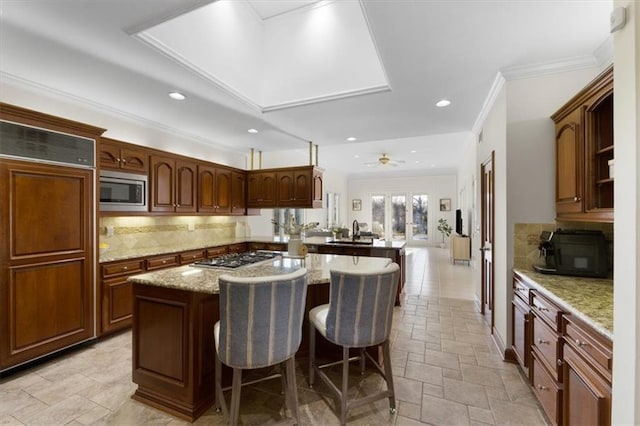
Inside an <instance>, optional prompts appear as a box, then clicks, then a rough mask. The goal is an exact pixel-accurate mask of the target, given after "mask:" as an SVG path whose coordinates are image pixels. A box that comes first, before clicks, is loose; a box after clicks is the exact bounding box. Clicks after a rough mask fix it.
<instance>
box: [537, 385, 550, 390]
mask: <svg viewBox="0 0 640 426" xmlns="http://www.w3.org/2000/svg"><path fill="white" fill-rule="evenodd" d="M536 387H537V388H538V389H540V390H549V388H548V387H546V386H542V385H538V386H536Z"/></svg>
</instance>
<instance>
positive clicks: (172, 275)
mask: <svg viewBox="0 0 640 426" xmlns="http://www.w3.org/2000/svg"><path fill="white" fill-rule="evenodd" d="M389 263H391V259H387V258H379V257H362V256H338V255H332V254H308V255H307V256H306V258H304V259H301V258H290V257H286V256H279V257H277V258H275V259H273V260H266V261H264V262H260V263H255V264H253V265H247V266H242V267H240V268H236V269H223V268H199V267H194V266H189V265H184V266H178V267H175V268H168V269H163V270H160V271H156V272H147V273H145V274H139V275H133V276H131V277H129V278H128V279H127V281H129V282H132V283H136V284H145V285H153V286H158V287H168V288H175V289H178V290H187V291H195V292H198V293H213V294H216V293H218V292H219V287H218V278H219V277H220V276H221V275H232V276H236V277H259V276H269V275H282V274H288V273H291V272H293V271H295V270H297V269H300V268H302V267H304V268H307V281H308V283H309V284H310V285H311V284H322V283H328V282H329V277H330V275H329V274H330V273H329V270H330V269H332V268H341V269H344V268H348V269H349V270H350V271H354V272H357V271H359V270H361V271H368V270H372V269H380V268H383V267H385V266H387V265H388V264H389Z"/></svg>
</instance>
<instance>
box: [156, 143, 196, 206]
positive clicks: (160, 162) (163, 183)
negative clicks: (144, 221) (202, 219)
mask: <svg viewBox="0 0 640 426" xmlns="http://www.w3.org/2000/svg"><path fill="white" fill-rule="evenodd" d="M150 180H151V182H150V187H151V206H150V210H151V211H152V212H175V213H194V212H196V211H197V205H196V182H197V166H196V164H195V163H193V162H189V161H185V160H182V159H179V158H173V157H164V156H158V155H152V156H151V179H150Z"/></svg>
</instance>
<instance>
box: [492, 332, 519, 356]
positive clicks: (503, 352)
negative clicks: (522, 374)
mask: <svg viewBox="0 0 640 426" xmlns="http://www.w3.org/2000/svg"><path fill="white" fill-rule="evenodd" d="M491 337H492V339H493V343H494V344H495V345H496V348H498V352H500V356H501V357H502V360H503V361H505V362H509V363H513V364H517V363H518V360H517V359H516V354H515V353H514V352H513V349H511V348H508V349H507V347H506V345H505V344H504V342H503V341H502V338H501V337H500V334H498V330H496V328H495V327H493V329H492V330H491Z"/></svg>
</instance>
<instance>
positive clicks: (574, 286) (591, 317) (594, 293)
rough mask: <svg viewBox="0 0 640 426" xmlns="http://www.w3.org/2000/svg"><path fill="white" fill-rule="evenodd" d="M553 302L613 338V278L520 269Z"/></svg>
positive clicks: (519, 271)
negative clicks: (554, 273) (574, 275)
mask: <svg viewBox="0 0 640 426" xmlns="http://www.w3.org/2000/svg"><path fill="white" fill-rule="evenodd" d="M514 272H516V273H518V274H519V275H521V276H522V277H523V278H524V279H525V280H527V281H529V282H531V283H532V284H534V285H535V287H536V288H537V289H538V290H539V291H540V292H541V293H542V294H543V295H545V296H547V297H548V298H549V299H551V300H552V301H553V302H555V303H557V304H558V305H560V306H561V307H563V308H564V310H566V311H567V312H569V313H571V314H572V315H575V316H576V317H578V318H580V319H581V320H582V321H584V322H585V323H587V324H588V325H590V326H591V327H593V329H594V330H596V331H598V332H599V333H600V334H602V335H603V336H605V337H607V338H609V339H611V340H613V280H612V279H600V278H581V277H567V276H562V275H546V274H540V273H538V272H535V271H533V270H527V269H521V268H516V269H514Z"/></svg>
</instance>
